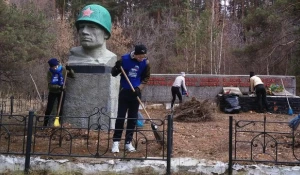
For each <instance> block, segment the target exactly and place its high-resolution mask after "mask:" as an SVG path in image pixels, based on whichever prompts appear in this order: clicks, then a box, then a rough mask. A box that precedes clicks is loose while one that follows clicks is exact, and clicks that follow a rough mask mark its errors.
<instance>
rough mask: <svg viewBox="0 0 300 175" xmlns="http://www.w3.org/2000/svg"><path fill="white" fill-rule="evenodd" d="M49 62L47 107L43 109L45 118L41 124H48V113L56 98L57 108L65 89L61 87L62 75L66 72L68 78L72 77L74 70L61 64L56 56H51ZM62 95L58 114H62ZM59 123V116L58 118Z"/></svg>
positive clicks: (62, 82)
mask: <svg viewBox="0 0 300 175" xmlns="http://www.w3.org/2000/svg"><path fill="white" fill-rule="evenodd" d="M48 64H49V67H50V68H49V70H48V72H47V82H48V91H49V92H48V102H47V108H46V111H45V118H44V124H43V126H44V127H46V126H48V121H49V115H50V114H51V112H52V109H53V106H54V103H55V101H56V100H57V108H58V105H59V100H60V96H61V94H62V92H63V91H64V90H65V89H63V84H64V81H65V79H64V77H65V75H66V73H67V72H68V74H67V76H68V77H70V78H74V71H73V70H72V69H71V68H70V67H69V66H66V67H64V66H62V65H61V64H60V63H59V61H58V60H57V59H56V58H51V59H50V60H49V61H48ZM64 96H65V93H64V94H63V98H62V102H61V108H60V113H59V116H62V113H63V104H64V99H65V98H64ZM59 120H60V123H61V121H62V120H61V117H60V118H59Z"/></svg>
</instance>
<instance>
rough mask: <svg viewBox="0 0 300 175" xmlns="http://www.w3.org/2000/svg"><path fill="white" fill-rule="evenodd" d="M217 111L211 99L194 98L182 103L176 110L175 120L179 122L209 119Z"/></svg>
mask: <svg viewBox="0 0 300 175" xmlns="http://www.w3.org/2000/svg"><path fill="white" fill-rule="evenodd" d="M214 111H215V107H213V106H212V104H211V103H210V101H209V100H204V101H202V102H201V101H198V100H197V99H196V98H194V97H193V98H192V99H191V100H190V101H186V102H185V103H182V104H181V105H179V106H178V107H176V108H175V110H174V121H178V122H200V121H209V120H211V118H212V115H213V113H214Z"/></svg>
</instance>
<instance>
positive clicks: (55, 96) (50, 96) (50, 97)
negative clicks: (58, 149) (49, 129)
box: [43, 92, 65, 126]
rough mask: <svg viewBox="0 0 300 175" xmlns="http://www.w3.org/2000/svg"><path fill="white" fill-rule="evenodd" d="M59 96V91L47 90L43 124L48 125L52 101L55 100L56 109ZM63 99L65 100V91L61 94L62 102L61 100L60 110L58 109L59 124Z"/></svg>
mask: <svg viewBox="0 0 300 175" xmlns="http://www.w3.org/2000/svg"><path fill="white" fill-rule="evenodd" d="M60 96H61V93H52V92H49V94H48V102H47V109H46V112H45V118H44V125H43V126H47V125H48V121H49V115H51V112H52V109H53V106H54V103H55V101H56V100H57V110H58V107H59V100H60ZM64 101H65V93H64V95H63V98H62V102H61V107H60V111H59V116H60V117H59V122H60V124H61V122H62V118H61V116H62V114H63V106H64Z"/></svg>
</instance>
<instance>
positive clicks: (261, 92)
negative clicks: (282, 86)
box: [255, 84, 269, 112]
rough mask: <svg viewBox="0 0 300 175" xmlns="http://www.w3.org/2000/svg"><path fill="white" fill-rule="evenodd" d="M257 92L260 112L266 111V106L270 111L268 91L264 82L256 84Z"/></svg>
mask: <svg viewBox="0 0 300 175" xmlns="http://www.w3.org/2000/svg"><path fill="white" fill-rule="evenodd" d="M255 93H256V102H257V104H258V105H257V107H258V109H257V110H258V112H264V108H265V109H266V110H267V111H269V106H268V102H267V92H266V89H265V86H264V85H263V84H259V85H256V86H255Z"/></svg>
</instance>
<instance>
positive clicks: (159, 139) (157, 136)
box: [121, 66, 164, 146]
mask: <svg viewBox="0 0 300 175" xmlns="http://www.w3.org/2000/svg"><path fill="white" fill-rule="evenodd" d="M121 71H122V73H123V75H124V77H125V78H126V80H127V82H128V84H129V85H130V87H131V90H132V91H133V92H135V90H134V88H133V86H132V84H131V82H130V80H129V79H128V77H127V75H126V73H125V71H124V69H123V68H122V66H121ZM136 98H137V100H138V101H139V103H140V105H141V106H142V108H143V110H144V111H145V113H146V115H147V117H148V118H149V120H150V122H151V128H152V132H153V134H154V136H155V139H156V141H157V142H158V143H159V144H160V145H161V146H163V145H164V140H163V135H162V133H161V132H159V131H158V126H157V125H156V124H155V123H154V122H153V120H152V119H151V117H150V115H149V114H148V112H147V110H146V108H145V106H144V105H143V103H142V101H141V99H140V97H138V96H137V97H136Z"/></svg>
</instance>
